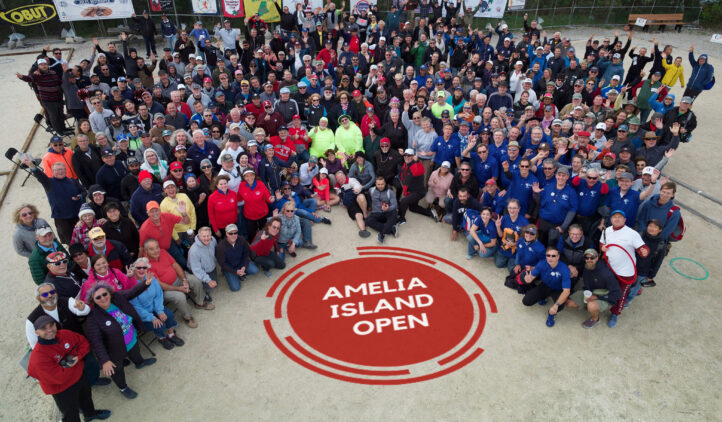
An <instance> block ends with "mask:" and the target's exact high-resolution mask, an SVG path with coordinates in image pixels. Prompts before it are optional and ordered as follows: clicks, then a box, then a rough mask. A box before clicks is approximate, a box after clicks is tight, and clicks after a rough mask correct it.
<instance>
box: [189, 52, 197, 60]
mask: <svg viewBox="0 0 722 422" xmlns="http://www.w3.org/2000/svg"><path fill="white" fill-rule="evenodd" d="M188 58H189V59H195V58H196V55H195V54H193V53H191V54H189V55H188Z"/></svg>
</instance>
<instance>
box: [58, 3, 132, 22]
mask: <svg viewBox="0 0 722 422" xmlns="http://www.w3.org/2000/svg"><path fill="white" fill-rule="evenodd" d="M53 3H55V9H56V10H57V11H58V18H59V19H60V20H61V21H62V22H68V21H84V20H96V19H122V18H129V17H130V16H131V15H132V14H133V13H135V12H134V11H133V3H132V2H131V1H130V0H117V1H116V0H53Z"/></svg>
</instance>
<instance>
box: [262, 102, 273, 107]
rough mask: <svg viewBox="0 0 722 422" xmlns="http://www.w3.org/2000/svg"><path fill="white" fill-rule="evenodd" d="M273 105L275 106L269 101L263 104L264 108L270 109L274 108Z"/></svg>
mask: <svg viewBox="0 0 722 422" xmlns="http://www.w3.org/2000/svg"><path fill="white" fill-rule="evenodd" d="M272 105H273V104H271V102H270V101H268V100H266V101H264V102H263V106H264V107H270V106H272Z"/></svg>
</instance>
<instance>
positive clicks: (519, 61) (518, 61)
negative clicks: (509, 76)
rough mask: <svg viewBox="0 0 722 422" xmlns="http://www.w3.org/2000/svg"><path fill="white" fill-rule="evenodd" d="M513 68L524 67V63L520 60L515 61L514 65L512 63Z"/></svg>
mask: <svg viewBox="0 0 722 422" xmlns="http://www.w3.org/2000/svg"><path fill="white" fill-rule="evenodd" d="M514 66H524V62H523V61H521V60H517V61H516V63H514Z"/></svg>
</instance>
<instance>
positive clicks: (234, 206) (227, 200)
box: [208, 174, 238, 239]
mask: <svg viewBox="0 0 722 422" xmlns="http://www.w3.org/2000/svg"><path fill="white" fill-rule="evenodd" d="M229 180H230V178H229V177H228V175H227V174H221V175H220V176H216V177H215V178H214V179H213V183H214V184H215V185H216V190H215V191H214V192H213V193H212V194H211V196H209V197H208V219H209V220H210V222H211V227H213V232H214V233H215V235H216V237H217V238H219V239H223V237H224V236H225V227H226V226H227V225H229V224H236V223H237V222H238V197H237V196H236V193H235V192H233V191H232V190H230V189H228V181H229Z"/></svg>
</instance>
